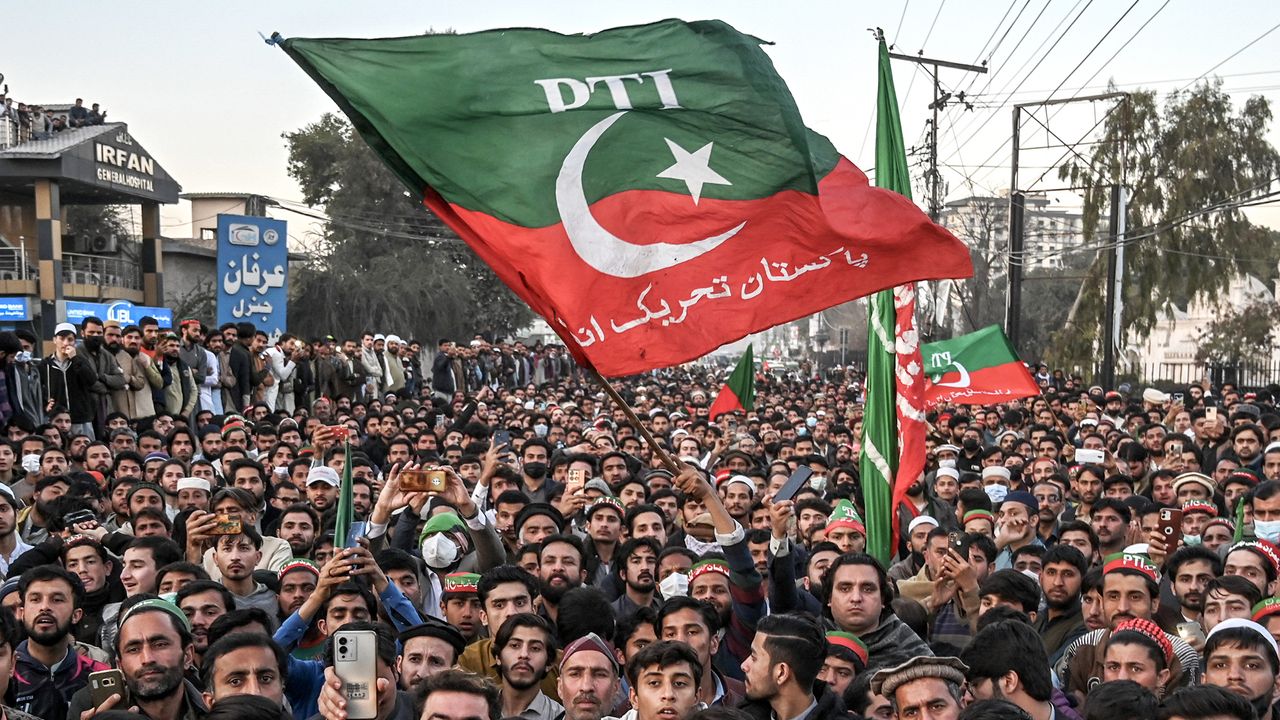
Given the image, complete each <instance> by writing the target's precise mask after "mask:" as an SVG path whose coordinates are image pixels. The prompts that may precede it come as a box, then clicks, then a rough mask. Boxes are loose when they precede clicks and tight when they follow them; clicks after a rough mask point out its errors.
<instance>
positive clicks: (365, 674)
mask: <svg viewBox="0 0 1280 720" xmlns="http://www.w3.org/2000/svg"><path fill="white" fill-rule="evenodd" d="M333 647H334V651H333V672H334V674H335V675H337V676H338V679H339V680H341V681H342V688H343V695H344V696H345V697H346V700H347V717H348V718H351V720H374V718H376V717H378V689H377V682H378V667H377V660H378V634H377V633H375V632H374V631H372V630H339V631H337V632H335V633H334V637H333Z"/></svg>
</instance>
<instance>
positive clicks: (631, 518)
mask: <svg viewBox="0 0 1280 720" xmlns="http://www.w3.org/2000/svg"><path fill="white" fill-rule="evenodd" d="M645 513H657V515H658V517H660V518H662V523H663V524H664V525H665V524H666V522H667V515H666V513H664V512H662V508H660V507H658V506H657V505H653V504H650V503H640V504H639V505H633V506H631V507H630V508H627V514H626V515H625V516H623V518H622V524H623V525H625V526H626V528H627V532H631V524H632V523H634V522H635V521H636V518H637V517H640V516H641V515H643V514H645Z"/></svg>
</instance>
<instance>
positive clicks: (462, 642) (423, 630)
mask: <svg viewBox="0 0 1280 720" xmlns="http://www.w3.org/2000/svg"><path fill="white" fill-rule="evenodd" d="M416 637H433V638H440V639H441V640H443V641H445V642H447V643H449V645H450V646H452V647H453V658H454V661H455V662H456V661H457V659H458V658H459V657H461V656H462V651H463V650H465V649H466V648H467V640H466V638H464V637H462V633H461V632H459V631H458V629H457V628H455V627H454V626H452V625H450V624H449V623H446V622H444V621H443V620H440V619H439V618H434V617H427V619H426V620H424V621H422V622H421V623H419V624H417V625H414V626H413V627H411V628H409V629H407V630H405V631H404V632H402V633H400V644H401V645H403V644H404V643H407V642H409V641H410V640H412V639H413V638H416Z"/></svg>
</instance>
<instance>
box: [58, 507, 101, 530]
mask: <svg viewBox="0 0 1280 720" xmlns="http://www.w3.org/2000/svg"><path fill="white" fill-rule="evenodd" d="M97 520H98V518H97V517H96V516H95V515H94V514H93V511H92V510H77V511H75V512H73V513H71V514H70V515H67V516H66V517H65V518H63V519H62V523H63V527H67V528H72V527H75V526H76V525H79V524H80V523H87V522H97Z"/></svg>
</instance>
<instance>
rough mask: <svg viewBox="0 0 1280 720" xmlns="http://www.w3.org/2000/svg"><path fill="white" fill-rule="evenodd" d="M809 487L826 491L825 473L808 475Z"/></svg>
mask: <svg viewBox="0 0 1280 720" xmlns="http://www.w3.org/2000/svg"><path fill="white" fill-rule="evenodd" d="M809 487H811V488H813V489H814V490H817V491H818V492H824V491H826V489H827V476H826V475H813V476H810V477H809Z"/></svg>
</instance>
